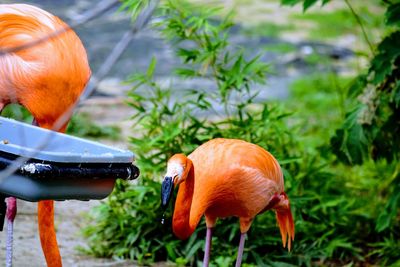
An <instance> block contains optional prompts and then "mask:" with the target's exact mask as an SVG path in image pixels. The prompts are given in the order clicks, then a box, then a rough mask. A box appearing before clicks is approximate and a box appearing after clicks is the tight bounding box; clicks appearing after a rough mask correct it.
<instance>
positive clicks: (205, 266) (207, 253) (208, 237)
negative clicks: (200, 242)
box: [203, 227, 212, 267]
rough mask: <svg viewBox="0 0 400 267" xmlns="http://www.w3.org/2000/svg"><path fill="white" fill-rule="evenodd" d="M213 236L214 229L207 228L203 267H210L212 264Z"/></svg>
mask: <svg viewBox="0 0 400 267" xmlns="http://www.w3.org/2000/svg"><path fill="white" fill-rule="evenodd" d="M211 236H212V228H208V227H207V234H206V245H205V248H204V259H203V267H208V263H209V262H210V251H211Z"/></svg>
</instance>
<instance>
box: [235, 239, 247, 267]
mask: <svg viewBox="0 0 400 267" xmlns="http://www.w3.org/2000/svg"><path fill="white" fill-rule="evenodd" d="M245 240H246V233H242V234H241V235H240V242H239V250H238V255H237V258H236V264H235V267H240V265H241V264H242V256H243V249H244V241H245Z"/></svg>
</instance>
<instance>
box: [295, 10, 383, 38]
mask: <svg viewBox="0 0 400 267" xmlns="http://www.w3.org/2000/svg"><path fill="white" fill-rule="evenodd" d="M355 8H356V9H357V10H356V12H357V14H358V16H359V17H360V19H361V21H362V23H363V26H364V28H365V29H366V32H367V35H368V38H369V39H370V40H372V41H373V40H375V39H376V37H377V36H376V31H379V30H381V29H382V28H383V22H384V21H383V10H381V9H380V8H379V6H376V5H372V6H370V7H368V6H359V4H357V7H355ZM289 18H290V19H291V20H294V21H295V24H297V23H298V22H302V21H303V22H304V21H305V22H309V23H311V24H312V25H313V27H312V28H311V29H310V30H309V32H308V37H309V38H310V39H312V40H333V39H335V38H337V37H340V36H344V35H348V34H351V35H355V36H356V37H357V38H361V40H363V36H362V32H361V28H360V25H359V24H358V22H357V20H356V18H355V16H354V15H353V14H352V12H351V11H350V9H349V8H342V9H337V10H335V11H331V12H306V13H302V14H299V13H293V14H291V15H290V16H289Z"/></svg>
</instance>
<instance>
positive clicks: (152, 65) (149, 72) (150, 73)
mask: <svg viewBox="0 0 400 267" xmlns="http://www.w3.org/2000/svg"><path fill="white" fill-rule="evenodd" d="M156 65H157V59H156V58H155V57H154V56H153V57H152V58H151V61H150V65H149V67H148V68H147V71H146V76H147V78H148V79H151V78H153V74H154V69H155V68H156Z"/></svg>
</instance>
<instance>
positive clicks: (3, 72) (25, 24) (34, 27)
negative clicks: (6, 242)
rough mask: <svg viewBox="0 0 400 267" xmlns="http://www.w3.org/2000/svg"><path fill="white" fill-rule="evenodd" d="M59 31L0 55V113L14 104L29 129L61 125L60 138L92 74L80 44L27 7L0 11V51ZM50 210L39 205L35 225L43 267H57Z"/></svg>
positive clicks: (10, 215) (10, 214)
mask: <svg viewBox="0 0 400 267" xmlns="http://www.w3.org/2000/svg"><path fill="white" fill-rule="evenodd" d="M63 29H64V30H65V31H64V32H62V33H61V34H59V35H57V36H53V37H51V38H49V39H48V40H46V41H45V42H41V43H39V44H35V45H33V46H27V47H25V48H24V49H21V50H18V51H15V52H12V53H7V54H3V55H0V112H1V110H2V109H3V108H4V107H5V106H6V105H7V104H9V103H19V104H21V105H23V106H24V107H25V108H26V109H27V110H29V112H30V113H31V114H32V116H33V117H34V124H37V125H38V126H40V127H43V128H48V129H52V128H53V127H56V122H57V120H58V119H60V118H62V119H65V120H64V121H63V122H64V123H62V125H60V127H59V131H60V132H64V131H65V129H66V126H67V123H68V120H69V118H70V113H71V112H70V111H71V108H72V107H73V106H74V105H75V104H76V102H77V100H78V98H79V96H80V94H81V93H82V91H83V89H84V88H85V85H86V83H87V82H88V80H89V77H90V73H91V71H90V68H89V65H88V60H87V55H86V51H85V49H84V47H83V45H82V43H81V41H80V40H79V38H78V36H77V35H76V34H75V33H74V31H73V30H72V29H70V28H69V27H68V25H67V24H66V23H64V22H63V21H62V20H60V19H59V18H58V17H56V16H54V15H52V14H50V13H48V12H46V11H44V10H42V9H39V8H37V7H34V6H30V5H25V4H14V5H0V48H1V49H9V48H12V47H20V46H24V45H26V44H29V43H31V42H34V41H35V40H38V39H40V38H44V37H45V36H49V35H50V34H52V33H54V32H56V31H60V32H61V31H63ZM11 200H12V199H11ZM7 202H8V203H10V205H9V206H8V207H7V219H8V220H9V221H10V222H11V226H12V221H13V219H14V217H15V213H16V205H15V199H14V201H7ZM53 205H54V202H53V201H52V200H45V201H40V202H39V203H38V224H39V235H40V241H41V245H42V249H43V253H44V255H45V258H46V262H47V265H48V266H51V267H56V266H62V263H61V256H60V252H59V249H58V245H57V239H56V233H55V229H54V206H53ZM11 229H12V228H11ZM11 235H12V233H11ZM11 242H12V236H11ZM7 247H8V246H7ZM9 253H10V252H8V253H7V254H9ZM11 253H12V252H11ZM11 255H12V254H11ZM11 258H12V256H11ZM11 258H10V261H11ZM7 264H8V265H9V264H11V262H10V263H7Z"/></svg>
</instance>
